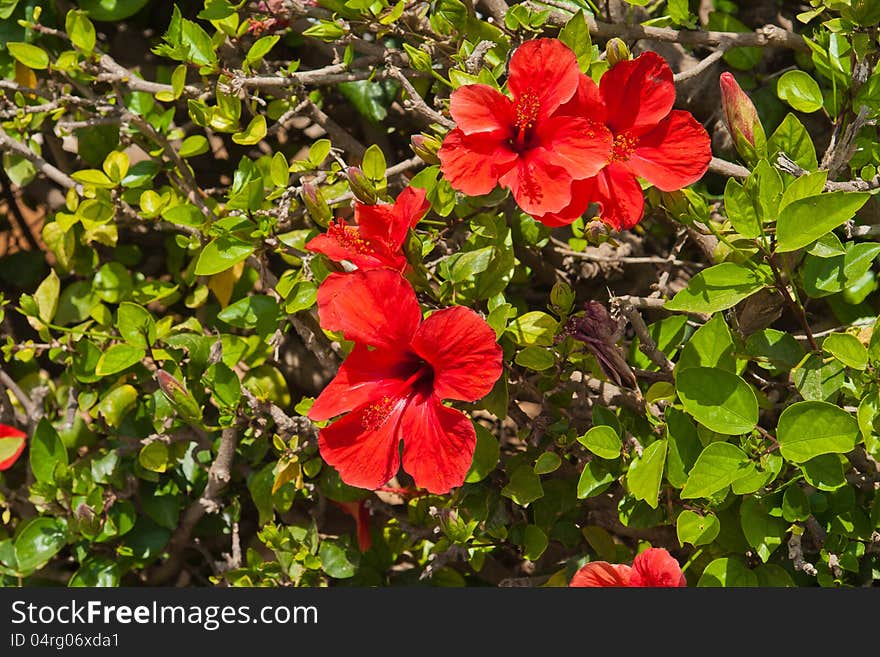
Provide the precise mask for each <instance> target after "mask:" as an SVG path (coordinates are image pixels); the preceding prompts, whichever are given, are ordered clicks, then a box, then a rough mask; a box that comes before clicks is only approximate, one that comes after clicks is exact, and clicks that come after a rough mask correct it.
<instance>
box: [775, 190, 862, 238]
mask: <svg viewBox="0 0 880 657" xmlns="http://www.w3.org/2000/svg"><path fill="white" fill-rule="evenodd" d="M870 197H871V195H870V194H867V193H863V192H829V193H827V194H819V195H816V196H808V197H807V198H802V199H799V200H797V201H794V202H792V203H790V204H789V205H787V206H785V208H784V209H783V210H782V211H781V212H780V213H779V219H778V220H777V222H776V240H777V243H776V250H777V251H778V252H780V253H785V252H787V251H795V250H797V249H800V248H802V247H804V246H807V245H808V244H810V243H811V242H814V241H816V240H817V239H819V238H820V237H822V236H823V235H824V234H825V233H828V232H830V231H832V230H834V229H835V228H837V227H838V226H840V225H841V224H843V223H844V222H846V221H849V220H850V219H852V218H853V217H854V216H855V214H856V212H857V211H858V210H859V208H861V207H862V206H863V205H864V204H865V203H866V202H867V200H868V199H869V198H870Z"/></svg>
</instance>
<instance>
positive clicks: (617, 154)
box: [611, 133, 639, 162]
mask: <svg viewBox="0 0 880 657" xmlns="http://www.w3.org/2000/svg"><path fill="white" fill-rule="evenodd" d="M638 145H639V140H638V139H637V138H636V137H632V136H630V135H628V134H626V133H623V134H620V135H617V136H616V137H614V143H613V144H612V145H611V161H612V162H625V161H626V160H628V159H629V158H630V155H632V152H633V151H634V150H635V149H636V146H638Z"/></svg>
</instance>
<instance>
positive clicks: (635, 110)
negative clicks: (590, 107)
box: [599, 52, 675, 135]
mask: <svg viewBox="0 0 880 657" xmlns="http://www.w3.org/2000/svg"><path fill="white" fill-rule="evenodd" d="M599 89H600V90H601V92H602V98H603V100H604V101H605V108H606V110H607V112H608V118H607V125H608V127H609V128H611V131H612V132H613V133H614V134H619V133H621V132H626V131H632V132H633V133H634V134H636V135H639V134H641V133H642V132H644V131H646V130H648V129H650V128H652V127H654V126H655V125H657V124H658V123H660V121H662V120H663V119H664V118H665V117H666V115H667V114H669V112H670V110H671V109H672V104H673V103H674V102H675V83H674V82H673V81H672V69H670V68H669V64H667V63H666V60H665V59H663V58H662V57H661V56H660V55H658V54H657V53H653V52H644V53H642V54H641V55H639V56H638V57H636V58H635V59H631V60H625V61H622V62H618V63H617V64H615V65H614V66H612V67H611V68H610V69H609V70H608V72H607V73H605V75H603V76H602V79H601V80H600V81H599Z"/></svg>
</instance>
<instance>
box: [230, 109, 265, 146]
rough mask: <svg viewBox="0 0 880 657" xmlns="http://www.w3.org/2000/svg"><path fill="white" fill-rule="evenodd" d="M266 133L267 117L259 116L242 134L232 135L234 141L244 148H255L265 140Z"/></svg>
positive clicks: (252, 120)
mask: <svg viewBox="0 0 880 657" xmlns="http://www.w3.org/2000/svg"><path fill="white" fill-rule="evenodd" d="M266 132H267V131H266V117H265V116H264V115H262V114H257V115H256V116H255V117H254V118H253V119H251V122H250V123H248V126H247V128H245V129H244V130H243V131H242V132H236V133H235V134H234V135H232V141H234V142H235V143H236V144H240V145H242V146H253V145H254V144H258V143H260V141H262V140H263V138H264V137H265V136H266Z"/></svg>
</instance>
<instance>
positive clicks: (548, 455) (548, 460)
mask: <svg viewBox="0 0 880 657" xmlns="http://www.w3.org/2000/svg"><path fill="white" fill-rule="evenodd" d="M560 465H562V459H561V458H559V455H558V454H556V452H544V453H543V454H541V456H539V457H538V460H537V461H535V467H534V470H535V474H537V475H542V474H550V473H551V472H555V471H556V470H558V469H559V466H560Z"/></svg>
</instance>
